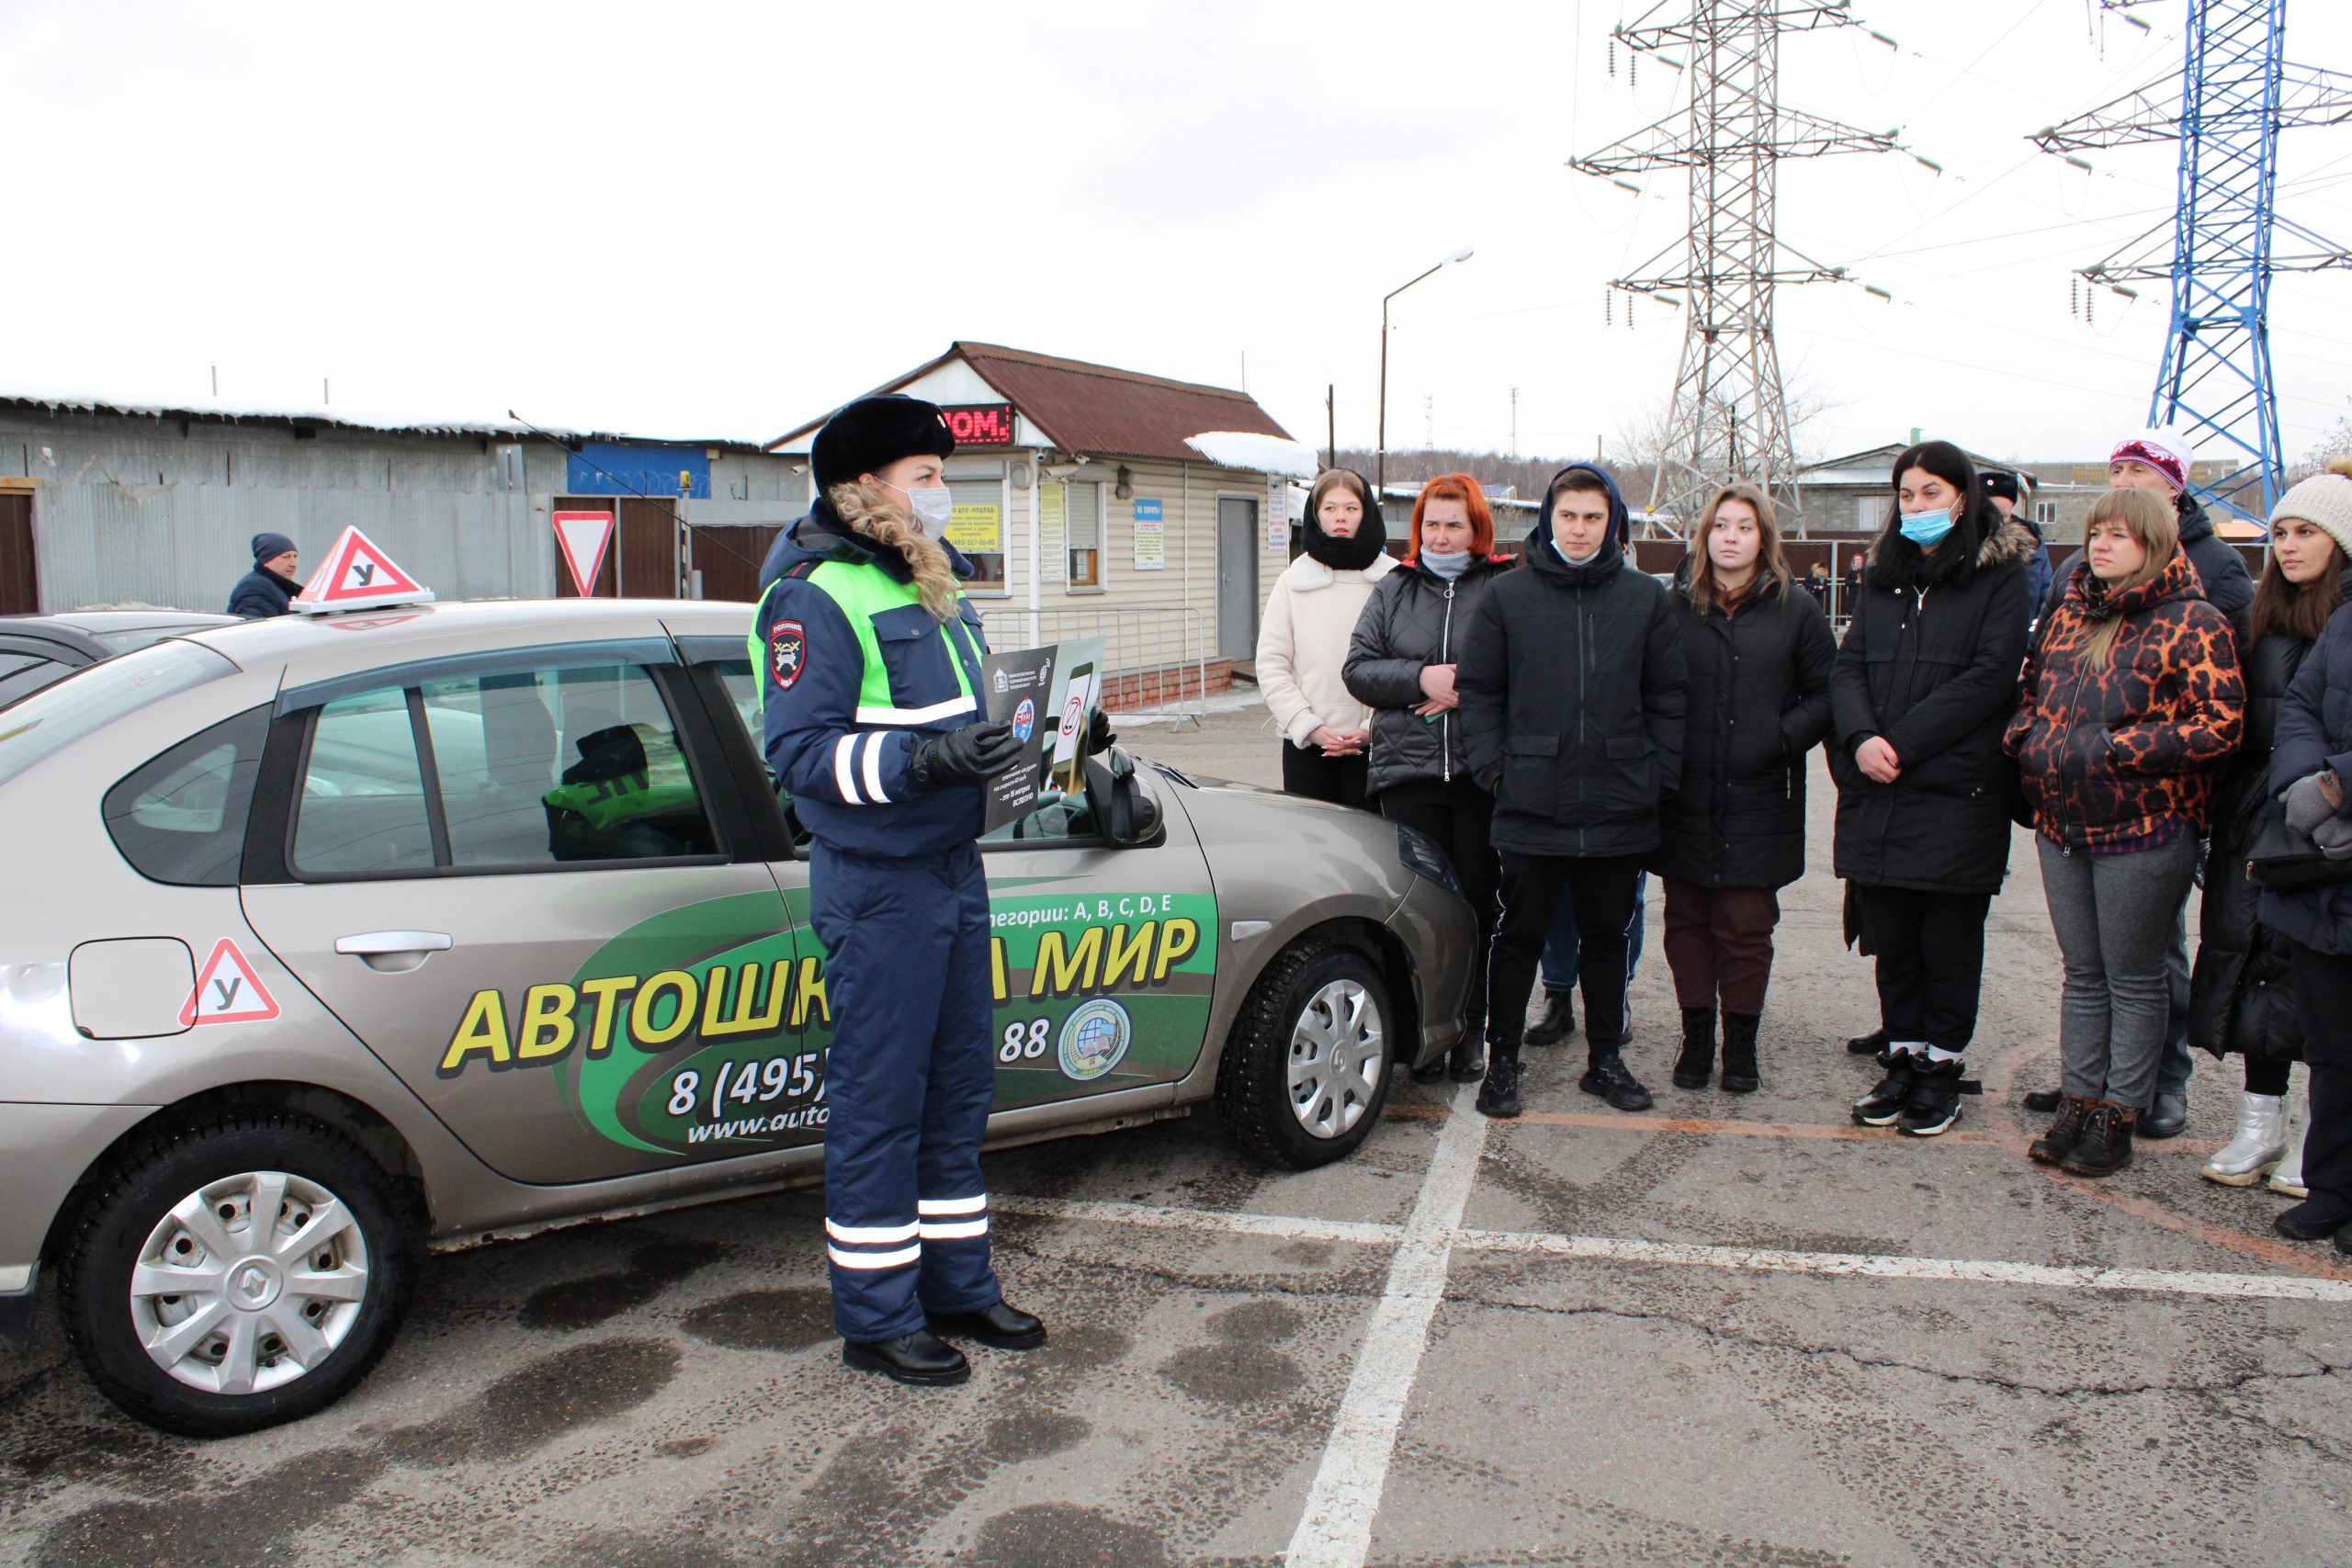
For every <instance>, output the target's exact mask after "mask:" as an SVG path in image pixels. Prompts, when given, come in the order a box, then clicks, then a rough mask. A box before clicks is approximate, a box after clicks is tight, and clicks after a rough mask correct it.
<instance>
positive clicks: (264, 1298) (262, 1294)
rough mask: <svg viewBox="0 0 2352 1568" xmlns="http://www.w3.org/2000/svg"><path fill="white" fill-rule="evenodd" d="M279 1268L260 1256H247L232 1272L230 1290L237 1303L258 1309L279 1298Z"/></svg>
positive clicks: (252, 1309)
mask: <svg viewBox="0 0 2352 1568" xmlns="http://www.w3.org/2000/svg"><path fill="white" fill-rule="evenodd" d="M277 1283H278V1281H277V1269H272V1268H271V1267H270V1266H269V1265H268V1264H266V1263H264V1262H263V1261H262V1260H261V1259H260V1258H247V1259H246V1260H245V1261H244V1262H243V1264H241V1265H239V1266H238V1268H237V1269H235V1270H234V1271H233V1272H232V1273H231V1274H230V1276H229V1290H230V1292H231V1293H232V1295H234V1296H235V1297H236V1304H237V1305H239V1306H241V1307H243V1308H245V1309H246V1310H247V1311H248V1312H253V1311H258V1310H259V1309H261V1308H263V1307H266V1306H267V1305H268V1304H269V1303H271V1302H273V1301H275V1300H277Z"/></svg>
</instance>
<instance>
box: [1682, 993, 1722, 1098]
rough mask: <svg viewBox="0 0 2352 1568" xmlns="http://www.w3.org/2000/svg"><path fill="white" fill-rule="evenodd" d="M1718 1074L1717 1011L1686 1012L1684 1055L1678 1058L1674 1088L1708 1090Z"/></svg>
mask: <svg viewBox="0 0 2352 1568" xmlns="http://www.w3.org/2000/svg"><path fill="white" fill-rule="evenodd" d="M1714 1072H1715V1010H1714V1009H1713V1008H1684V1009H1683V1010H1682V1055H1679V1056H1677V1057H1675V1058H1674V1087H1675V1088H1677V1089H1704V1088H1706V1087H1707V1080H1708V1079H1709V1078H1711V1077H1713V1076H1714Z"/></svg>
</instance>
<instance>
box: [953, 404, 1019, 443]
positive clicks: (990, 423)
mask: <svg viewBox="0 0 2352 1568" xmlns="http://www.w3.org/2000/svg"><path fill="white" fill-rule="evenodd" d="M939 412H941V413H944V414H945V415H946V416H947V429H948V432H949V434H952V435H954V436H955V437H956V446H1012V404H1011V403H965V404H960V405H957V406H956V407H952V408H944V409H941V410H940V411H939Z"/></svg>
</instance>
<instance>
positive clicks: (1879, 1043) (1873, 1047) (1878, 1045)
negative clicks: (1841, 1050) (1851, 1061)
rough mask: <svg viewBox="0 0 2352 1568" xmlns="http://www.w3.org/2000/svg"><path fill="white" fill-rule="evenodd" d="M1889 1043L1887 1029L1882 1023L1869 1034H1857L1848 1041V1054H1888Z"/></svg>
mask: <svg viewBox="0 0 2352 1568" xmlns="http://www.w3.org/2000/svg"><path fill="white" fill-rule="evenodd" d="M1888 1043H1889V1042H1888V1040H1887V1038H1886V1030H1885V1028H1884V1026H1883V1025H1882V1026H1881V1027H1879V1028H1877V1029H1873V1030H1871V1032H1869V1033H1868V1034H1857V1035H1855V1036H1854V1037H1853V1038H1852V1039H1851V1040H1849V1041H1847V1042H1846V1054H1847V1055H1849V1056H1883V1055H1886V1047H1887V1045H1888Z"/></svg>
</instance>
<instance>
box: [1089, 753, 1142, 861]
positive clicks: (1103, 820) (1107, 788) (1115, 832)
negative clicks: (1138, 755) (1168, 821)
mask: <svg viewBox="0 0 2352 1568" xmlns="http://www.w3.org/2000/svg"><path fill="white" fill-rule="evenodd" d="M1086 798H1087V802H1088V804H1090V805H1091V806H1092V807H1094V820H1095V824H1096V826H1097V827H1098V828H1099V829H1101V831H1102V834H1103V837H1104V838H1105V839H1107V840H1110V841H1111V842H1112V843H1113V844H1114V845H1116V846H1117V847H1119V848H1120V849H1133V848H1135V847H1136V846H1137V845H1139V844H1147V843H1149V842H1150V841H1151V840H1154V839H1156V838H1158V837H1159V801H1158V800H1156V799H1154V798H1153V797H1152V794H1151V791H1150V790H1148V789H1147V788H1146V787H1144V783H1143V781H1142V780H1141V779H1139V778H1137V777H1136V761H1135V759H1134V758H1133V757H1130V756H1128V755H1127V754H1126V753H1125V751H1123V750H1120V749H1119V748H1118V747H1116V746H1114V747H1112V748H1111V749H1110V750H1107V751H1102V752H1098V753H1096V754H1095V755H1093V756H1091V757H1089V758H1087V759H1086Z"/></svg>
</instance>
